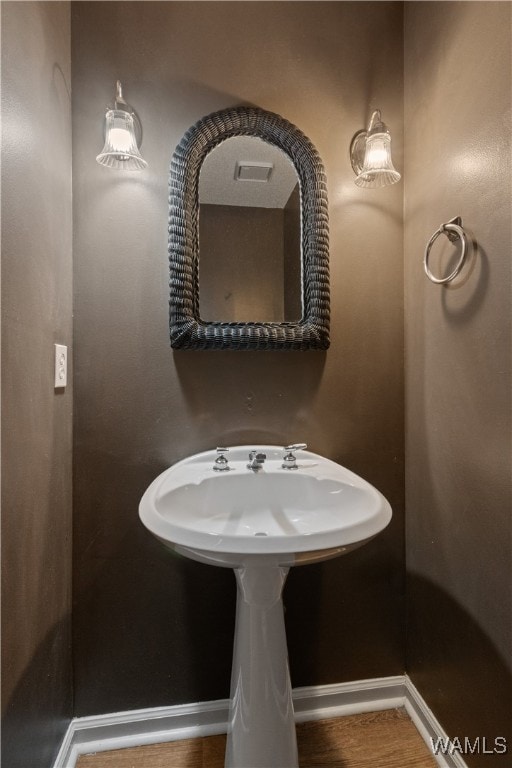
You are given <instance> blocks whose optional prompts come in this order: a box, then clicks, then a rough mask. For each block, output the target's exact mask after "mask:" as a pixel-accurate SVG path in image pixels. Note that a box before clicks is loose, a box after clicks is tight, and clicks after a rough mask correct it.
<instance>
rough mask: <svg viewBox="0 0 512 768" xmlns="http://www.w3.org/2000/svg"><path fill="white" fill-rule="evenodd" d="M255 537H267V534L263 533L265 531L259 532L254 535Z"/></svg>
mask: <svg viewBox="0 0 512 768" xmlns="http://www.w3.org/2000/svg"><path fill="white" fill-rule="evenodd" d="M254 535H255V536H268V533H265V531H260V532H259V533H255V534H254Z"/></svg>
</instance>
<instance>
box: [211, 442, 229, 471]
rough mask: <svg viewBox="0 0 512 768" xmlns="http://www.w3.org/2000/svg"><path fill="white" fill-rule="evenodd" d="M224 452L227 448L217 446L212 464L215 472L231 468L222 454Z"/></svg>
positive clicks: (227, 451) (226, 451) (227, 450)
mask: <svg viewBox="0 0 512 768" xmlns="http://www.w3.org/2000/svg"><path fill="white" fill-rule="evenodd" d="M226 453H229V448H217V458H216V459H215V462H214V464H213V469H214V470H215V472H226V471H227V470H228V469H231V467H230V466H229V464H228V460H227V458H226V457H225V455H224V454H226Z"/></svg>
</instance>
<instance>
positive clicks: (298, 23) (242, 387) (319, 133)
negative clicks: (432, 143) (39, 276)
mask: <svg viewBox="0 0 512 768" xmlns="http://www.w3.org/2000/svg"><path fill="white" fill-rule="evenodd" d="M401 35H402V6H401V4H399V3H397V4H395V3H386V2H376V3H364V4H363V3H359V2H355V3H346V2H343V3H330V2H326V3H321V2H312V3H308V2H298V3H273V2H266V3H260V2H255V3H250V2H247V3H245V2H244V3H229V2H227V3H222V2H219V3H217V2H205V3H201V2H195V3H187V2H183V3H181V2H172V3H171V2H156V3H152V2H143V3H137V2H126V3H123V2H114V3H109V2H101V3H97V2H90V3H89V2H80V3H76V4H75V5H74V8H73V22H72V41H73V119H74V150H73V163H74V166H73V179H74V225H75V229H74V232H75V239H74V245H75V349H76V359H75V363H76V367H75V374H76V376H75V387H76V411H75V435H76V439H75V508H74V509H75V571H74V577H75V580H74V586H75V611H74V624H75V632H74V640H75V681H76V714H78V715H85V714H90V713H98V712H102V711H113V710H119V709H130V708H133V707H144V706H154V705H164V704H172V703H178V702H190V701H198V700H206V699H215V698H219V697H224V696H227V695H228V693H229V674H230V661H231V647H232V636H233V616H234V597H235V583H234V578H233V575H232V574H231V573H230V572H229V571H227V570H223V569H214V568H211V567H209V566H202V565H200V564H197V563H194V562H191V561H189V562H187V561H186V560H182V559H179V558H178V557H174V556H172V555H170V554H169V553H168V552H166V551H164V549H163V548H162V547H161V546H160V545H159V544H158V542H156V541H154V540H153V539H152V538H151V536H150V535H149V534H148V533H147V532H146V531H145V530H144V529H143V528H142V525H141V524H140V522H139V520H138V513H137V508H138V502H139V499H140V497H141V495H142V493H143V491H144V489H145V487H146V486H147V485H148V483H149V482H150V481H151V480H152V479H153V478H154V477H155V476H156V475H157V474H158V473H159V472H160V471H162V470H163V469H164V468H165V467H167V466H168V465H170V464H172V463H173V462H175V461H177V460H178V459H181V458H183V457H184V456H187V455H188V454H191V453H194V452H196V451H199V450H204V449H206V448H211V447H215V446H216V445H223V444H228V445H229V444H237V443H251V442H254V443H257V442H258V441H269V442H272V443H277V444H283V445H284V444H287V443H289V442H290V441H295V440H297V441H298V440H304V441H306V442H307V443H308V444H309V445H310V447H311V448H312V449H313V450H315V451H319V452H321V453H323V454H325V455H326V456H328V457H330V458H333V459H335V460H337V461H340V462H341V463H343V464H345V465H347V466H348V467H350V468H351V469H353V470H355V471H356V472H359V473H360V474H362V475H363V476H364V477H366V478H367V479H368V480H369V481H370V482H372V483H374V484H375V485H376V486H377V487H378V488H380V489H381V490H382V491H383V493H384V494H385V495H386V496H387V497H388V498H389V500H390V502H391V504H392V506H393V509H394V513H395V516H394V519H393V522H392V524H391V526H390V527H389V529H388V530H387V531H386V532H385V533H384V534H383V535H381V536H380V537H378V538H377V539H376V540H375V541H374V542H372V543H371V544H369V545H368V546H366V547H364V548H362V549H361V550H359V551H356V552H354V553H351V554H350V555H348V556H347V557H345V558H340V559H338V560H335V561H331V562H328V563H325V564H324V565H318V566H309V567H308V568H304V569H301V568H297V569H295V570H294V571H293V572H292V574H291V575H290V577H289V583H288V585H287V590H286V596H285V598H286V605H287V614H286V617H287V625H288V631H289V647H290V659H291V673H292V681H293V684H294V685H296V686H297V685H307V684H321V683H330V682H339V681H342V680H351V679H358V678H364V677H373V676H379V675H390V674H397V673H402V672H403V668H404V667H403V653H404V649H403V613H402V601H403V583H402V581H403V572H404V562H403V499H402V495H403V344H402V337H403V306H402V297H403V278H402V189H401V186H400V185H396V186H395V187H392V188H388V189H383V190H373V191H371V190H370V191H367V190H359V189H358V188H357V187H356V186H355V185H354V184H353V178H354V177H353V173H352V170H351V167H350V164H349V159H348V147H349V144H350V140H351V138H352V136H353V134H354V133H355V132H356V131H357V130H359V129H361V128H363V127H364V126H365V123H366V121H367V120H368V118H369V115H370V113H371V109H372V108H375V107H380V108H381V109H382V110H383V115H384V117H385V119H386V120H387V122H388V123H389V124H390V126H391V128H392V130H393V133H394V140H395V149H396V162H397V165H398V166H399V167H400V166H401V144H402V37H401ZM383 62H385V63H386V66H385V67H384V66H383ZM116 78H121V79H122V81H123V84H124V92H125V96H126V98H127V100H128V101H131V102H132V104H133V105H134V107H135V108H136V109H137V111H138V113H139V115H140V116H141V118H142V121H143V124H144V142H143V153H144V156H145V157H146V159H147V160H148V162H149V168H148V170H147V172H144V173H141V174H139V175H135V174H129V173H126V174H125V175H123V174H119V173H114V172H112V171H110V170H108V169H105V168H102V167H100V166H99V165H98V164H97V163H95V161H94V158H95V155H96V154H97V153H98V151H99V149H100V148H101V145H102V119H103V110H104V107H105V105H106V104H107V103H108V102H109V101H110V100H111V99H112V95H113V88H114V84H115V81H116ZM236 104H255V105H257V106H259V107H262V108H264V109H268V110H270V111H274V112H277V113H279V114H281V115H283V116H284V117H286V118H287V119H288V120H290V121H291V122H293V123H295V124H296V125H298V126H299V127H300V128H301V129H302V130H303V131H304V132H305V133H306V135H308V136H309V138H310V139H311V140H312V141H313V143H314V144H315V145H316V147H317V149H318V150H319V153H320V155H321V157H322V159H323V161H324V164H325V167H326V172H327V177H328V184H329V197H330V214H331V286H332V334H331V338H332V344H331V348H330V350H329V351H328V352H327V353H322V352H304V353H296V352H283V353H279V352H244V353H239V352H238V353H237V352H194V351H175V352H174V353H173V352H172V351H171V350H170V348H169V340H168V287H167V286H168V266H167V250H166V249H167V243H166V238H167V173H168V166H169V162H170V158H171V154H172V152H173V150H174V148H175V146H176V144H177V143H178V141H179V140H180V139H181V137H182V135H183V134H184V132H185V131H186V129H187V128H188V127H189V126H190V125H192V124H193V123H195V122H196V121H197V120H198V119H199V118H200V117H202V116H203V115H205V114H208V113H209V112H211V111H213V110H216V109H219V108H222V107H228V106H230V105H236Z"/></svg>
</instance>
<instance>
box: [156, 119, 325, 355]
mask: <svg viewBox="0 0 512 768" xmlns="http://www.w3.org/2000/svg"><path fill="white" fill-rule="evenodd" d="M232 136H255V137H257V138H260V139H263V141H266V142H267V143H268V144H273V145H274V146H276V147H279V149H281V150H282V151H283V152H285V154H286V155H288V157H289V158H290V160H291V162H292V163H293V165H294V167H295V170H296V171H297V175H298V177H299V183H300V197H301V245H302V306H303V316H302V319H301V320H300V321H299V322H293V323H290V322H284V323H259V322H254V323H252V322H243V323H236V322H225V323H224V322H213V321H205V320H202V319H201V317H200V313H199V174H200V171H201V166H202V164H203V162H204V159H205V157H206V155H207V154H208V153H209V152H211V150H212V149H214V148H215V147H216V146H217V145H218V144H220V143H221V142H222V141H225V140H226V139H229V138H231V137H232ZM241 256H242V257H243V254H241ZM169 265H170V283H169V286H170V302H169V305H170V334H171V347H173V348H174V349H245V350H253V349H297V350H306V349H327V348H328V347H329V217H328V205H327V182H326V178H325V172H324V169H323V165H322V161H321V159H320V156H319V155H318V152H317V151H316V149H315V147H314V146H313V144H312V143H311V142H310V140H309V139H308V138H307V137H306V136H305V135H304V134H303V133H302V132H301V131H300V130H299V129H298V128H296V127H295V126H294V125H292V124H291V123H289V122H288V121H287V120H285V119H283V118H282V117H280V116H279V115H275V114H273V113H272V112H266V111H264V110H262V109H257V108H255V107H235V108H232V109H224V110H221V111H220V112H214V113H213V114H211V115H207V116H206V117H203V118H202V119H201V120H199V121H198V122H197V123H196V124H195V125H194V126H192V128H190V129H189V130H188V131H187V132H186V134H185V135H184V137H183V139H182V140H181V142H180V143H179V145H178V146H177V148H176V151H175V153H174V155H173V158H172V161H171V168H170V176H169Z"/></svg>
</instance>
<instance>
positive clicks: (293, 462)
mask: <svg viewBox="0 0 512 768" xmlns="http://www.w3.org/2000/svg"><path fill="white" fill-rule="evenodd" d="M305 448H307V445H306V443H295V444H294V445H287V446H286V447H285V448H284V449H283V450H285V451H286V454H285V455H284V456H283V463H282V464H281V467H282V469H298V466H297V457H296V456H295V455H294V453H295V451H303V450H304V449H305Z"/></svg>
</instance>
